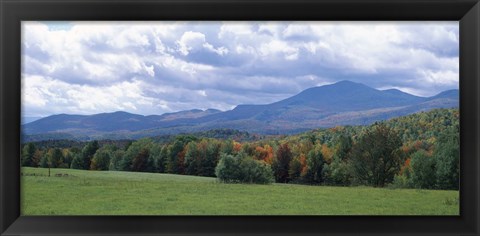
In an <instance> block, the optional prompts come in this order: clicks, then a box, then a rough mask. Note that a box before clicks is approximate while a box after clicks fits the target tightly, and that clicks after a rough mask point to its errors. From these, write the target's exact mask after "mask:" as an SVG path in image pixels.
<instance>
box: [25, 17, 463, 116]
mask: <svg viewBox="0 0 480 236" xmlns="http://www.w3.org/2000/svg"><path fill="white" fill-rule="evenodd" d="M21 80H22V116H23V117H44V116H49V115H53V114H63V113H65V114H96V113H104V112H114V111H127V112H131V113H135V114H142V115H152V114H163V113H166V112H175V111H181V110H189V109H203V110H204V109H208V108H213V109H219V110H230V109H233V108H234V107H235V106H236V105H239V104H267V103H272V102H275V101H279V100H281V99H285V98H288V97H291V96H293V95H295V94H298V93H299V92H301V91H303V90H305V89H307V88H310V87H315V86H322V85H326V84H332V83H335V82H338V81H341V80H350V81H354V82H358V83H363V84H365V85H367V86H370V87H373V88H376V89H391V88H396V89H399V90H401V91H404V92H407V93H411V94H414V95H418V96H433V95H435V94H438V93H440V92H442V91H445V90H449V89H458V86H459V25H458V22H457V21H455V22H263V21H262V22H251V21H249V22H215V21H214V22H205V21H203V22H202V21H196V22H173V21H165V22H53V21H50V22H49V21H47V22H32V21H24V22H22V78H21Z"/></svg>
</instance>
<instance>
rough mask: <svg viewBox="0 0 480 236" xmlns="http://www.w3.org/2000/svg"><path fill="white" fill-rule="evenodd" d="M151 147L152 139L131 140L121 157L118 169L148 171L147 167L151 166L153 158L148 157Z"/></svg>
mask: <svg viewBox="0 0 480 236" xmlns="http://www.w3.org/2000/svg"><path fill="white" fill-rule="evenodd" d="M151 147H152V140H151V139H149V138H144V139H140V140H137V141H135V142H133V143H132V144H131V145H130V146H129V147H128V150H127V151H126V152H125V155H124V156H123V158H122V161H121V163H120V169H121V170H123V171H141V172H145V171H150V169H149V168H150V167H153V160H152V159H151V158H150V149H151ZM152 170H153V168H152Z"/></svg>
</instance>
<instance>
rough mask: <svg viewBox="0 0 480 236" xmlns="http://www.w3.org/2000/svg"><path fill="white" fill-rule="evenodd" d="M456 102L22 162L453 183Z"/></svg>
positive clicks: (241, 177)
mask: <svg viewBox="0 0 480 236" xmlns="http://www.w3.org/2000/svg"><path fill="white" fill-rule="evenodd" d="M459 153H460V152H459V113H458V109H437V110H433V111H430V112H422V113H416V114H412V115H409V116H404V117H399V118H396V119H391V120H389V121H385V122H377V123H374V124H372V125H368V126H339V127H334V128H329V129H318V130H312V131H309V132H305V133H302V134H298V135H290V136H277V137H270V138H265V139H262V140H256V141H236V140H232V139H219V138H205V137H195V136H192V135H178V136H176V137H175V138H174V139H173V140H170V141H169V142H158V141H156V140H154V139H150V138H144V139H140V140H136V141H132V142H129V143H126V144H124V145H120V146H119V145H115V143H105V142H104V143H103V144H100V143H99V141H91V142H87V143H85V144H84V145H83V147H80V148H79V147H67V148H59V147H46V146H42V147H37V146H36V144H35V143H33V142H32V143H26V144H25V145H24V146H23V149H22V158H21V161H22V166H32V167H44V168H72V169H83V170H104V171H105V170H112V171H135V172H154V173H171V174H185V175H197V176H210V177H217V178H218V179H219V180H221V181H223V182H229V183H263V184H266V183H272V182H277V183H295V184H314V185H337V186H351V185H367V186H375V187H385V186H392V187H399V188H425V189H458V187H459Z"/></svg>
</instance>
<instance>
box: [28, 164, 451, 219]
mask: <svg viewBox="0 0 480 236" xmlns="http://www.w3.org/2000/svg"><path fill="white" fill-rule="evenodd" d="M21 178H22V179H21V186H22V193H21V196H22V206H21V212H22V215H458V214H459V200H458V199H459V192H458V191H445V190H417V189H389V188H372V187H330V186H308V185H297V184H278V183H276V184H270V185H255V184H225V183H220V182H218V181H217V180H216V179H215V178H208V177H198V176H186V175H172V174H156V173H138V172H117V171H87V170H71V169H53V168H52V169H51V174H50V177H48V169H44V168H29V167H23V168H22V177H21Z"/></svg>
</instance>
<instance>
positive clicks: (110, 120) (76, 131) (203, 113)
mask: <svg viewBox="0 0 480 236" xmlns="http://www.w3.org/2000/svg"><path fill="white" fill-rule="evenodd" d="M458 104H459V91H458V90H448V91H444V92H441V93H439V94H438V95H435V96H432V97H419V96H414V95H411V94H408V93H405V92H402V91H400V90H396V89H389V90H378V89H374V88H371V87H368V86H366V85H364V84H360V83H354V82H351V81H340V82H338V83H335V84H331V85H325V86H319V87H312V88H309V89H306V90H304V91H302V92H300V93H299V94H297V95H294V96H292V97H289V98H287V99H284V100H281V101H278V102H274V103H271V104H261V105H253V104H242V105H238V106H237V107H235V108H234V109H232V110H229V111H223V112H222V111H219V110H215V109H207V110H198V109H194V110H188V111H180V112H176V113H166V114H162V115H150V116H143V115H137V114H131V113H127V112H121V111H119V112H113V113H101V114H95V115H67V114H60V115H53V116H49V117H45V118H42V119H39V120H36V121H34V122H31V123H28V124H25V125H23V126H22V131H23V134H24V135H37V136H39V137H43V136H45V137H49V138H50V139H51V138H52V136H53V137H55V135H58V136H62V137H65V136H73V137H76V138H79V139H89V138H97V139H102V138H109V139H124V138H135V139H136V138H141V137H146V136H157V135H164V134H177V133H189V132H198V131H204V130H210V129H219V128H230V129H238V130H242V131H248V132H253V133H259V134H291V133H297V132H302V131H305V130H309V129H313V128H320V127H332V126H337V125H366V124H370V123H372V122H375V121H379V120H385V119H389V118H393V117H398V116H403V115H408V114H412V113H416V112H420V111H426V110H430V109H434V108H452V107H458Z"/></svg>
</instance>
